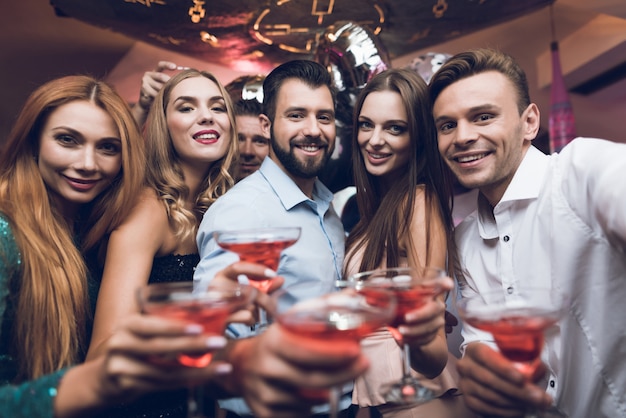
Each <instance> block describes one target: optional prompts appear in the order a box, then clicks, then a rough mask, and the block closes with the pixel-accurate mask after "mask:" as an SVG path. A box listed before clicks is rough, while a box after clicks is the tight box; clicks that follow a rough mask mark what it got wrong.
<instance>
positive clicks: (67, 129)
mask: <svg viewBox="0 0 626 418" xmlns="http://www.w3.org/2000/svg"><path fill="white" fill-rule="evenodd" d="M50 131H51V132H52V133H53V134H55V133H57V131H61V132H67V133H69V134H70V135H73V136H75V137H78V138H81V139H85V134H83V133H82V132H81V131H77V130H76V129H74V128H70V127H69V126H65V125H60V126H53V127H52V128H50ZM98 141H117V142H122V139H121V138H120V137H119V136H103V137H100V138H98Z"/></svg>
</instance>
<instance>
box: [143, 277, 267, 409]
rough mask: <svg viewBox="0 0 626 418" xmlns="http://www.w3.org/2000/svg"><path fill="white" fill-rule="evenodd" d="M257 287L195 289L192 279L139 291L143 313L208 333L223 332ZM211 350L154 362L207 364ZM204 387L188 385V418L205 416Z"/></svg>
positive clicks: (151, 286) (227, 286)
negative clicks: (185, 324) (174, 320)
mask: <svg viewBox="0 0 626 418" xmlns="http://www.w3.org/2000/svg"><path fill="white" fill-rule="evenodd" d="M255 294H256V289H254V288H252V287H250V286H243V285H240V284H238V283H233V284H232V285H225V284H224V285H220V286H209V288H207V289H206V290H204V291H202V292H198V291H194V289H193V283H192V282H170V283H158V284H150V285H146V286H143V287H141V288H140V289H139V290H138V291H137V299H138V302H139V306H140V308H141V311H142V313H144V314H147V315H156V316H161V317H164V318H170V319H177V320H180V321H184V322H188V323H190V324H199V325H201V326H202V327H203V334H204V335H206V336H211V335H223V334H224V330H225V329H226V320H227V318H228V316H229V315H230V314H231V313H233V312H235V311H237V310H239V309H241V308H244V307H245V306H246V305H248V304H249V303H251V302H252V301H253V299H254V296H255ZM212 357H213V354H212V353H204V352H203V353H200V354H196V353H191V352H189V353H186V352H181V353H179V354H178V355H177V356H176V358H174V359H171V358H162V357H161V358H155V359H154V361H156V362H160V363H165V364H170V363H172V362H178V363H179V364H181V365H183V366H186V367H206V366H207V365H208V364H209V363H211V359H212ZM202 400H203V396H202V388H201V387H199V386H190V387H189V396H188V402H187V418H204V415H203V412H202V410H203V406H202Z"/></svg>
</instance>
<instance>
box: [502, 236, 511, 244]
mask: <svg viewBox="0 0 626 418" xmlns="http://www.w3.org/2000/svg"><path fill="white" fill-rule="evenodd" d="M510 239H511V238H510V237H509V236H508V235H505V236H504V237H502V240H503V241H504V242H509V240H510Z"/></svg>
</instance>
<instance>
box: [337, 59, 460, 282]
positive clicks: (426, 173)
mask: <svg viewBox="0 0 626 418" xmlns="http://www.w3.org/2000/svg"><path fill="white" fill-rule="evenodd" d="M378 91H393V92H396V93H398V94H399V95H400V97H401V100H402V103H403V105H404V107H405V109H406V113H407V115H408V120H407V124H408V132H409V136H410V138H411V141H410V148H409V151H408V152H410V153H411V155H412V156H413V158H410V159H409V162H408V164H407V167H406V168H405V169H404V170H401V171H402V174H401V176H400V178H399V179H397V180H396V181H395V182H394V184H393V186H391V187H390V188H385V186H384V185H383V183H382V181H381V179H380V177H377V176H373V175H371V174H369V173H368V172H367V169H366V167H365V162H364V160H363V156H362V154H361V149H360V147H359V145H358V142H357V137H358V132H359V124H358V117H359V114H360V112H361V109H362V107H363V102H364V101H365V98H366V97H367V96H368V95H369V94H370V93H372V92H378ZM429 103H430V102H429V100H428V91H427V86H426V83H425V82H424V80H423V79H422V78H421V77H420V76H419V75H417V74H416V73H415V72H414V71H412V70H408V69H390V70H386V71H384V72H382V73H380V74H377V75H376V76H374V77H373V78H372V79H371V80H370V81H369V82H368V83H367V85H366V86H365V87H364V88H363V90H362V91H361V93H360V95H359V96H358V98H357V100H356V103H355V106H354V127H353V135H352V161H353V173H354V180H355V185H356V189H357V193H356V199H357V205H358V208H359V216H360V219H359V222H358V223H357V224H356V225H355V227H354V229H353V230H352V231H351V233H350V235H349V237H348V240H347V242H346V247H347V248H348V252H347V257H346V263H344V266H346V267H347V266H349V265H350V263H349V262H350V260H351V259H352V257H354V256H355V254H356V253H357V252H358V250H360V249H363V256H362V260H361V265H360V266H359V271H367V270H372V269H376V268H380V267H381V265H382V264H383V262H384V264H385V265H386V266H388V267H396V266H398V265H399V264H398V263H399V260H400V248H399V247H400V244H399V240H398V237H399V235H402V234H403V233H404V232H408V231H409V227H410V223H411V219H412V217H413V207H414V202H415V198H416V193H417V190H418V187H419V186H420V185H423V187H424V193H425V198H426V220H425V221H426V222H425V223H426V225H427V226H429V225H430V224H431V219H432V217H433V216H438V217H439V218H440V219H441V220H442V222H443V224H444V226H445V228H446V239H447V242H448V254H449V255H452V254H453V251H451V246H452V245H453V240H452V225H453V224H452V214H451V196H452V194H451V193H452V192H451V181H450V179H449V174H448V172H447V171H446V170H445V167H444V164H443V161H442V160H441V156H440V154H439V150H438V147H437V136H436V132H435V126H434V122H433V117H432V112H431V106H430V104H429ZM433 211H435V213H433ZM409 239H410V236H409ZM429 241H430V228H427V233H426V248H429ZM409 244H411V242H409ZM383 249H384V250H383ZM383 257H385V259H384V260H383ZM429 261H430V260H429V259H428V254H427V255H426V257H425V258H424V265H427V264H428V263H429ZM344 273H345V268H344Z"/></svg>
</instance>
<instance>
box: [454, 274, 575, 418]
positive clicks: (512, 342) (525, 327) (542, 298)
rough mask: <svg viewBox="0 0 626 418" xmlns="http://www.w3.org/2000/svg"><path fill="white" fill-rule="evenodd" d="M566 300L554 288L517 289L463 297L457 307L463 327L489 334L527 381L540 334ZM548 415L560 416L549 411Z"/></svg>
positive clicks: (556, 317)
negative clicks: (471, 327) (468, 326)
mask: <svg viewBox="0 0 626 418" xmlns="http://www.w3.org/2000/svg"><path fill="white" fill-rule="evenodd" d="M566 300H567V297H566V296H565V294H564V293H563V292H560V291H558V290H557V289H552V288H548V287H525V286H521V287H516V288H514V290H513V292H512V293H510V294H509V293H508V292H505V291H503V290H496V291H490V292H484V293H480V294H474V295H472V296H471V297H463V298H462V299H461V300H460V301H459V302H458V304H457V307H458V311H459V314H460V315H461V318H462V319H463V320H464V321H465V322H466V323H467V324H469V325H471V326H473V327H475V328H478V329H480V330H483V331H487V332H489V333H491V335H492V336H493V339H494V341H495V343H496V345H497V346H498V349H499V350H500V352H501V353H502V355H503V356H504V357H506V358H507V359H509V360H511V362H512V363H513V364H514V365H515V367H516V368H517V369H518V370H519V371H520V372H522V373H523V374H524V375H525V376H526V378H527V379H529V380H530V379H531V378H532V376H533V375H534V373H535V371H536V370H537V367H538V366H539V364H540V362H541V351H542V350H543V344H544V333H545V331H546V330H547V329H548V328H550V327H551V326H553V325H554V324H556V323H557V321H558V320H559V319H560V318H561V316H562V315H563V313H564V309H565V306H566ZM527 416H528V417H537V416H541V414H539V413H538V412H536V411H532V413H530V414H529V415H527ZM550 416H561V415H560V413H559V412H558V411H556V410H552V411H551V412H550Z"/></svg>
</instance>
